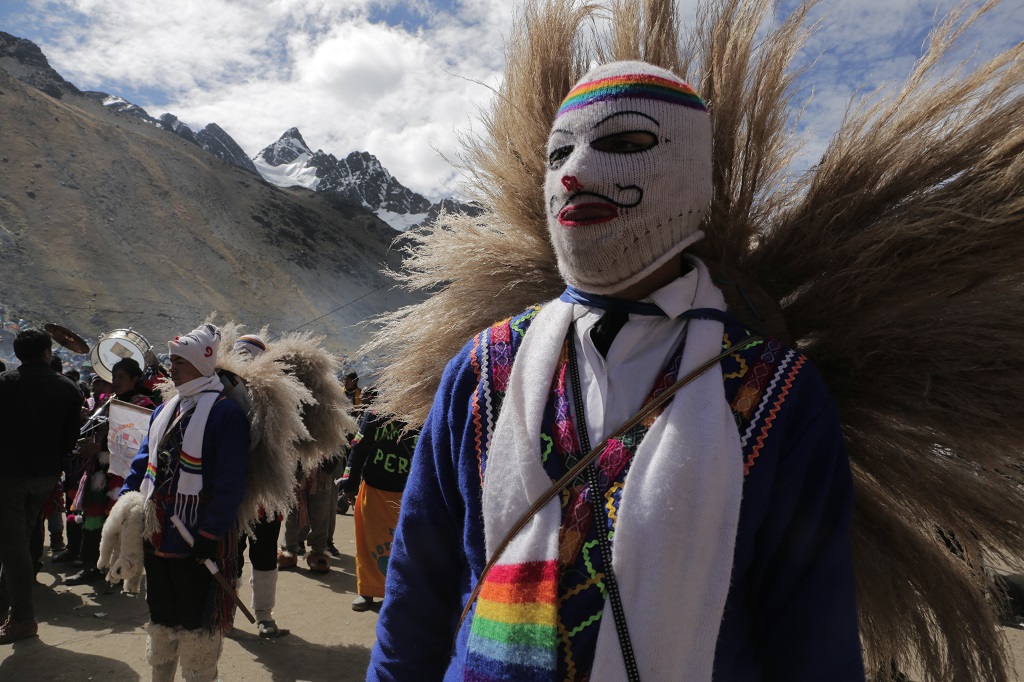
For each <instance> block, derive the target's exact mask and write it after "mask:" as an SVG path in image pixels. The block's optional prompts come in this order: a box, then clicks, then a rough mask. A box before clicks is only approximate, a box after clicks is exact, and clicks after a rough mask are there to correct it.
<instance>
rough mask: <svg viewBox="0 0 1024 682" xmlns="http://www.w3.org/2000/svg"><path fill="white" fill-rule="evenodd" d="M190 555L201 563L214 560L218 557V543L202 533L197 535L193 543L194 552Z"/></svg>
mask: <svg viewBox="0 0 1024 682" xmlns="http://www.w3.org/2000/svg"><path fill="white" fill-rule="evenodd" d="M188 555H189V557H191V558H193V559H195V560H196V561H198V562H199V563H203V562H204V561H206V560H207V559H212V558H214V557H215V556H217V541H216V540H214V539H212V538H208V537H206V536H205V535H203V534H202V533H196V537H195V540H194V542H193V543H192V550H191V551H190V552H189V553H188Z"/></svg>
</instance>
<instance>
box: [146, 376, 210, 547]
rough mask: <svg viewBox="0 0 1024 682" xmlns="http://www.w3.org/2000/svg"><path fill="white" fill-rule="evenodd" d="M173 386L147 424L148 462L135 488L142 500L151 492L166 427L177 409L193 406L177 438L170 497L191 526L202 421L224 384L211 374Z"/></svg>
mask: <svg viewBox="0 0 1024 682" xmlns="http://www.w3.org/2000/svg"><path fill="white" fill-rule="evenodd" d="M176 388H177V390H178V392H177V394H176V395H175V396H174V397H173V398H171V399H170V400H168V401H167V403H166V404H165V405H164V408H163V409H162V410H160V412H159V413H158V414H157V415H156V416H155V417H154V418H153V422H152V423H151V424H150V425H149V465H148V467H147V468H146V475H145V476H144V477H143V479H142V485H141V486H140V487H139V491H140V492H141V493H142V496H143V498H144V499H146V500H149V499H150V497H152V496H153V491H154V490H155V488H156V468H157V458H158V456H159V454H160V444H161V441H162V440H163V437H164V434H165V433H166V432H167V427H168V426H170V423H171V421H172V420H173V419H174V417H175V415H176V413H177V412H178V411H179V409H180V410H181V412H182V413H184V412H187V411H188V410H190V409H192V407H193V406H194V407H195V411H194V412H193V413H192V418H191V419H190V420H189V422H188V426H187V427H185V434H184V436H183V437H182V439H181V452H180V455H179V470H180V473H179V476H178V487H177V491H176V495H175V500H174V513H175V514H177V515H178V518H180V519H181V520H182V521H184V522H185V524H186V525H187V526H190V527H192V526H195V524H196V523H197V522H198V514H199V493H200V492H202V490H203V472H202V470H203V465H202V461H203V435H204V434H205V433H206V421H207V419H209V417H210V410H212V409H213V404H214V403H215V402H217V398H218V397H219V396H220V394H221V392H222V391H223V390H224V386H223V384H221V381H220V377H218V376H217V375H216V374H213V375H212V376H208V377H199V378H198V379H193V380H192V381H189V382H186V383H184V384H182V385H180V386H177V387H176ZM179 405H180V407H179Z"/></svg>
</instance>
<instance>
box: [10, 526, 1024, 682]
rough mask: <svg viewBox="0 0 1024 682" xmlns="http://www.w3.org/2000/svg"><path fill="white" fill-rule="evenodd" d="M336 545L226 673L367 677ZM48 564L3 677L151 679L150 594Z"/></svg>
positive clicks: (281, 679) (1022, 644) (1019, 658)
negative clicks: (25, 635) (32, 623)
mask: <svg viewBox="0 0 1024 682" xmlns="http://www.w3.org/2000/svg"><path fill="white" fill-rule="evenodd" d="M335 544H336V545H337V546H338V548H339V549H340V550H341V552H342V556H341V557H340V558H338V559H332V560H331V571H330V572H329V573H326V574H316V573H310V572H309V571H308V570H306V569H305V562H303V561H302V560H300V561H299V567H298V568H297V569H293V570H288V571H282V572H281V576H280V578H279V582H278V590H277V607H276V609H275V611H274V613H275V616H276V619H277V622H278V625H280V626H281V627H285V628H288V629H290V630H291V634H290V635H288V636H286V637H281V638H278V639H273V640H267V639H260V638H259V637H258V636H257V635H256V626H255V625H250V624H249V622H248V621H247V620H246V619H245V617H244V616H243V615H242V614H241V613H238V614H237V615H236V616H235V630H234V632H233V633H232V634H231V636H229V637H228V638H226V639H225V640H224V653H223V655H222V656H221V660H220V673H221V678H222V679H223V680H225V681H226V682H233V681H236V680H246V681H252V682H261V681H264V680H266V681H272V682H297V681H309V682H321V681H326V680H333V681H340V682H348V681H353V682H354V681H356V680H363V679H364V678H365V671H366V666H367V663H368V662H369V658H370V647H371V646H373V641H374V627H375V626H376V623H377V614H376V613H374V612H373V611H367V612H365V613H356V612H354V611H352V609H351V607H350V603H351V601H352V599H353V598H354V597H355V589H356V578H355V559H354V558H353V557H354V555H355V545H354V543H353V528H352V517H351V515H349V516H339V517H338V526H337V530H336V531H335ZM43 564H44V565H43V570H42V571H41V572H40V573H39V575H38V576H37V584H36V586H35V592H34V595H33V597H34V600H35V609H36V618H37V619H38V621H39V637H38V639H28V640H23V641H20V642H15V643H14V644H13V645H7V646H0V680H2V681H7V680H11V681H12V682H20V681H21V680H33V681H34V680H45V681H46V682H79V681H87V680H97V681H99V680H102V681H103V682H108V681H109V682H121V681H130V682H136V681H138V680H148V679H149V666H148V664H147V663H146V632H145V630H144V629H143V624H144V623H145V622H146V620H147V617H148V612H147V610H146V602H145V600H144V598H142V597H128V596H125V595H122V594H121V591H120V587H117V588H114V587H109V586H107V585H103V584H100V585H83V586H79V587H67V586H65V585H64V584H63V578H64V576H66V575H67V574H69V573H71V572H73V571H77V570H78V569H77V568H75V569H71V568H70V567H67V568H66V564H65V565H58V566H53V565H51V564H50V562H49V552H48V551H47V552H46V556H44V558H43ZM54 569H59V570H54ZM248 575H249V566H248V564H246V574H245V580H244V582H243V586H242V590H241V596H242V599H243V600H244V601H245V602H246V604H248V602H249V596H250V591H249V587H248ZM1003 631H1004V634H1005V636H1006V638H1007V640H1008V642H1009V644H1010V647H1011V651H1012V652H1013V657H1014V662H1015V664H1016V666H1017V669H1018V670H1021V671H1024V630H1020V629H1015V628H1004V629H1003ZM911 677H912V679H917V678H915V677H914V676H913V675H911ZM1017 679H1021V677H1020V676H1018V678H1017Z"/></svg>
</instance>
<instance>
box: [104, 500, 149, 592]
mask: <svg viewBox="0 0 1024 682" xmlns="http://www.w3.org/2000/svg"><path fill="white" fill-rule="evenodd" d="M144 505H145V501H144V500H143V497H142V493H139V492H135V491H132V492H128V493H125V494H124V495H122V496H121V497H120V498H118V500H117V502H116V503H115V504H114V508H113V509H111V510H110V516H109V517H108V518H107V521H106V523H104V524H103V535H102V536H101V539H100V558H99V561H97V562H96V566H97V567H98V568H100V569H104V568H109V570H108V572H107V582H109V583H111V584H115V583H118V582H120V581H122V580H123V581H124V587H123V591H124V592H125V593H126V594H138V593H139V588H140V587H141V584H142V574H143V571H144V569H143V562H142V560H143V548H142V540H143V536H144V535H145V528H146V518H145V516H146V515H145V511H144V510H145V506H144Z"/></svg>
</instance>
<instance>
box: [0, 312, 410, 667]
mask: <svg viewBox="0 0 1024 682" xmlns="http://www.w3.org/2000/svg"><path fill="white" fill-rule="evenodd" d="M220 342H221V333H220V330H219V329H218V328H217V327H215V326H214V325H211V324H204V325H201V326H200V327H198V328H197V329H195V330H193V331H192V332H190V333H188V334H182V335H179V336H176V337H175V338H174V339H172V340H170V341H169V342H168V355H167V357H168V359H169V362H168V365H167V366H166V367H164V366H162V365H161V366H156V367H146V368H143V367H141V366H140V365H139V363H138V362H137V361H136V360H134V359H132V358H130V357H129V358H124V359H122V360H120V361H118V362H117V363H116V364H114V365H113V367H112V368H111V371H110V374H111V376H110V380H109V381H108V380H106V379H104V378H103V377H102V376H100V375H98V374H97V375H95V376H91V377H88V376H87V377H84V378H83V377H82V376H81V374H80V373H79V371H78V370H76V369H73V368H71V369H69V370H68V371H66V372H64V371H62V369H63V368H62V367H61V365H60V361H59V359H57V357H56V355H55V354H54V340H53V338H52V337H51V335H50V334H49V333H48V332H46V331H44V330H42V329H35V328H32V327H27V328H25V329H21V330H19V331H18V333H17V334H16V336H15V338H14V342H13V348H14V352H15V356H16V359H17V362H18V365H17V366H16V367H14V368H11V369H8V368H7V367H6V366H0V413H2V417H0V428H3V429H4V432H5V433H9V434H15V435H14V436H12V439H8V441H7V444H6V445H5V446H4V452H3V458H2V459H3V462H4V470H3V472H2V473H0V608H3V609H4V613H3V614H2V615H3V618H2V619H0V620H2V625H0V644H8V643H11V642H14V641H17V640H20V639H24V638H27V637H32V636H35V635H36V634H37V632H38V625H37V621H36V617H35V613H34V611H33V607H32V592H33V589H32V587H33V583H34V578H33V576H34V575H35V573H37V572H39V571H40V570H41V568H42V567H43V565H44V563H43V560H44V558H45V557H44V540H45V536H46V534H47V533H48V534H49V550H50V557H49V560H50V562H51V564H52V565H53V569H54V572H55V573H57V574H60V575H62V576H63V578H62V583H63V584H64V585H71V586H74V585H88V584H94V583H101V582H102V581H104V580H110V581H111V582H114V581H116V580H119V579H121V577H122V571H121V569H120V568H117V569H115V568H113V567H112V566H111V564H112V563H115V564H116V559H117V552H116V550H115V551H114V560H113V561H111V559H110V554H111V549H110V548H109V547H107V548H106V549H105V550H102V553H103V555H104V558H102V559H101V543H102V544H108V545H116V544H119V543H123V542H125V539H124V538H122V537H121V535H123V534H124V533H127V532H129V531H128V530H124V528H122V524H123V520H124V519H125V518H127V517H128V516H130V511H126V510H128V508H129V507H130V506H132V505H136V506H137V507H138V508H139V509H143V508H145V507H146V506H147V505H148V506H149V507H150V508H151V509H152V515H151V518H146V519H145V521H144V523H145V524H146V525H145V533H144V537H145V543H144V552H143V556H142V557H140V558H141V559H142V563H143V564H144V570H145V576H146V583H145V594H146V601H147V604H148V606H149V611H150V622H149V624H148V633H149V648H148V656H149V662H150V664H151V665H152V666H153V679H155V680H172V679H174V675H175V674H176V671H177V669H178V666H179V665H180V667H181V670H182V673H183V674H184V675H185V676H186V679H190V680H192V679H195V680H213V679H216V676H217V660H218V658H219V652H220V648H221V637H222V635H223V634H224V633H225V632H227V631H229V630H230V629H231V627H232V625H231V623H232V619H233V617H234V608H235V607H234V604H235V603H236V600H237V595H236V594H234V593H235V592H237V589H238V587H239V585H240V584H241V583H242V580H243V578H244V573H245V571H244V564H245V561H244V554H245V553H246V550H248V557H249V563H250V564H251V569H250V571H249V584H250V586H251V592H252V594H251V600H250V608H251V609H252V611H253V612H254V613H255V618H256V620H257V627H258V632H259V635H260V636H261V637H265V638H273V637H281V636H284V635H287V634H289V631H288V630H287V629H286V628H283V627H279V626H278V625H277V623H276V621H275V619H274V615H273V609H274V606H275V602H276V598H277V595H276V592H277V589H276V588H277V577H278V571H279V570H282V569H284V570H287V569H292V568H295V567H296V565H297V560H296V557H298V556H302V555H305V557H306V565H307V566H308V569H309V570H310V571H313V572H324V571H329V570H330V563H329V561H328V559H327V554H331V555H333V556H336V557H337V556H340V551H339V550H338V549H337V547H335V545H334V533H335V524H336V522H337V516H338V514H337V511H338V509H339V500H340V501H341V502H342V506H343V507H344V506H347V505H345V504H344V499H345V498H346V497H348V498H353V497H354V494H355V492H356V491H357V490H358V491H359V499H360V502H359V503H357V504H356V506H355V509H356V515H355V524H356V534H357V536H358V537H368V538H371V541H372V542H374V543H378V544H379V545H380V546H379V547H378V546H376V545H374V546H373V547H371V546H370V545H369V544H367V543H366V542H364V543H362V544H360V547H359V549H358V550H357V553H356V557H355V558H356V562H357V565H358V566H359V567H360V568H359V576H360V577H359V587H360V590H359V595H357V597H356V600H355V602H354V603H353V604H352V608H353V610H356V611H364V610H366V609H367V605H368V604H369V603H372V601H373V599H374V598H375V597H376V598H381V597H383V582H384V580H383V576H384V572H385V570H386V562H387V551H385V550H383V547H384V546H387V547H390V540H389V538H390V536H392V535H393V534H394V529H395V526H396V525H397V510H398V505H399V503H400V499H401V489H402V487H403V484H404V480H405V478H406V477H407V476H408V472H409V463H410V461H411V457H412V447H411V445H410V444H411V443H414V442H415V435H413V434H410V433H407V432H406V431H405V430H404V429H402V430H400V431H397V432H396V431H395V430H394V428H393V427H389V428H388V429H387V430H386V431H382V430H381V428H380V425H379V424H377V422H379V419H376V418H374V415H373V412H372V409H371V408H370V407H369V403H370V402H372V396H373V395H374V392H373V391H372V389H367V390H363V389H362V388H361V387H360V386H359V377H358V375H357V374H356V373H355V372H347V373H339V375H338V377H337V381H338V382H340V383H341V384H343V392H344V395H345V397H346V398H347V401H348V402H347V403H346V405H347V407H346V409H347V410H348V411H349V412H350V413H351V415H352V417H356V418H362V420H363V421H362V424H363V426H362V427H361V428H360V430H359V432H358V433H356V432H355V431H354V429H353V432H351V433H344V434H343V438H342V439H341V440H340V441H339V442H343V443H348V444H351V446H352V448H353V450H352V454H351V456H350V453H349V446H345V447H343V448H342V450H341V451H339V452H336V453H335V454H334V455H333V456H330V457H325V458H323V460H322V461H321V462H320V463H319V465H318V466H316V467H314V468H312V470H307V469H304V468H303V467H302V466H297V467H296V472H295V492H296V495H295V498H296V500H297V503H296V504H295V505H293V507H292V509H291V510H290V511H289V512H288V513H287V514H284V513H280V512H266V510H264V509H262V508H261V509H260V514H259V518H258V519H257V520H256V521H255V522H253V523H250V524H245V525H242V524H240V523H239V522H238V516H239V506H240V504H241V501H242V497H243V495H244V493H245V486H246V473H247V468H248V465H249V456H250V452H251V451H252V450H253V448H254V446H255V442H254V440H253V439H258V438H259V428H258V425H256V424H254V423H253V422H254V420H255V417H254V415H253V408H252V405H251V404H246V400H240V399H238V398H237V397H236V396H235V393H234V392H233V390H232V389H231V385H230V381H231V380H230V379H228V378H223V377H226V376H227V375H230V373H229V372H225V371H224V370H222V369H219V368H218V366H217V363H218V356H219V351H220V348H219V346H220ZM267 348H268V343H267V341H265V340H264V339H263V338H262V337H260V336H259V335H255V334H246V335H242V336H239V337H238V338H237V339H236V340H235V342H234V344H233V350H232V352H233V353H234V354H235V355H236V356H237V358H239V359H241V360H242V361H243V362H248V361H254V360H255V359H256V358H258V357H259V356H260V355H261V354H263V353H265V352H266V351H267ZM12 364H13V363H12ZM154 375H158V377H160V378H165V379H166V382H164V383H161V382H160V381H159V380H156V379H154ZM235 378H236V379H237V377H235ZM339 393H340V391H339ZM115 401H119V402H120V403H125V404H129V405H132V406H134V408H138V409H139V410H140V412H139V413H140V414H143V415H144V416H145V419H146V420H147V421H148V427H146V429H145V436H144V437H143V438H142V441H141V444H140V446H139V447H138V449H137V452H133V454H134V457H133V458H132V459H131V463H130V467H129V468H127V469H123V468H121V467H120V466H118V465H116V464H115V463H114V460H113V458H112V457H111V452H110V448H109V447H108V443H109V436H110V432H111V431H112V429H113V423H112V417H109V413H110V405H111V404H118V403H117V402H115ZM347 423H349V424H355V423H357V422H355V421H352V420H351V419H349V420H348V422H347ZM369 424H373V426H368V425H369ZM368 429H369V431H368ZM363 433H369V434H370V437H368V438H366V437H363ZM389 438H390V441H389V440H388V439H389ZM389 442H390V443H392V444H396V448H397V447H398V445H397V444H398V443H401V444H402V445H401V447H400V448H399V449H397V450H395V452H396V453H398V452H399V451H400V454H392V451H391V450H389V449H388V448H389V445H387V443H389ZM371 447H372V448H375V449H374V450H373V451H372V452H371ZM385 451H386V452H385ZM25 452H32V453H33V456H32V457H25V456H23V453H25ZM16 453H17V454H19V455H22V456H15V454H16ZM397 457H400V459H395V458H397ZM350 459H351V461H352V462H354V463H355V466H353V467H351V469H350V468H349V467H346V463H347V462H349V461H350ZM378 463H379V467H378ZM378 469H379V471H380V472H384V474H385V475H386V479H387V482H386V483H381V482H380V481H381V480H384V479H382V478H381V477H380V473H378ZM349 471H351V474H349ZM342 485H344V486H345V488H344V489H345V493H344V495H342V493H341V487H342ZM372 486H377V487H375V488H374V487H372ZM365 490H386V491H388V492H387V493H385V494H386V495H387V498H386V499H387V502H386V505H385V507H381V506H380V501H379V500H377V499H376V498H374V499H372V500H370V499H365V498H366V497H367V495H366V494H365V493H364V491H365ZM133 496H135V497H133ZM112 512H113V514H114V515H115V516H116V518H113V517H112ZM141 518H142V517H140V519H141ZM115 525H116V526H117V528H115V529H112V528H111V527H112V526H115ZM105 528H107V529H108V530H110V533H109V535H110V536H111V537H109V538H108V537H107V534H105V533H104V529H105ZM367 529H369V530H367ZM378 538H379V540H378ZM138 542H139V543H142V542H143V540H142V536H141V535H140V537H139V538H138ZM371 556H372V558H371ZM122 558H123V557H122ZM210 561H212V562H214V563H215V564H216V567H217V569H218V571H217V572H218V573H220V574H221V575H228V576H233V578H234V580H232V581H231V583H230V585H229V587H230V592H231V593H230V594H229V591H228V590H225V589H224V588H223V586H221V585H220V584H219V583H218V582H217V581H216V580H215V579H214V577H215V576H214V574H213V572H212V571H211V570H209V569H208V567H207V565H206V564H207V562H210ZM371 569H372V572H371ZM127 584H128V583H127V581H126V589H127Z"/></svg>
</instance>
